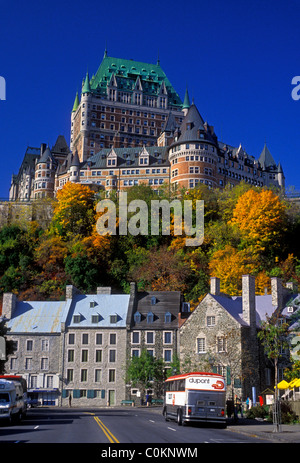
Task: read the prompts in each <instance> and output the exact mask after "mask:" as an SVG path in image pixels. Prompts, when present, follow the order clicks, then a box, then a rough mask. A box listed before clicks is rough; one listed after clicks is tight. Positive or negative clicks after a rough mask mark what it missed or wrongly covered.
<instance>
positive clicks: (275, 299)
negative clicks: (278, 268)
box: [271, 277, 283, 309]
mask: <svg viewBox="0 0 300 463" xmlns="http://www.w3.org/2000/svg"><path fill="white" fill-rule="evenodd" d="M271 293H272V305H273V306H274V307H276V308H278V309H282V308H283V286H282V281H281V279H280V278H277V277H272V278H271Z"/></svg>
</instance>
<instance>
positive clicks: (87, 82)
mask: <svg viewBox="0 0 300 463" xmlns="http://www.w3.org/2000/svg"><path fill="white" fill-rule="evenodd" d="M81 93H91V87H90V78H89V73H88V72H87V73H86V76H85V81H84V85H83V87H82V91H81Z"/></svg>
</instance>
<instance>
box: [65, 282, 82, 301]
mask: <svg viewBox="0 0 300 463" xmlns="http://www.w3.org/2000/svg"><path fill="white" fill-rule="evenodd" d="M76 294H81V293H80V291H79V289H77V288H75V286H73V285H67V286H66V299H73V297H74V296H76Z"/></svg>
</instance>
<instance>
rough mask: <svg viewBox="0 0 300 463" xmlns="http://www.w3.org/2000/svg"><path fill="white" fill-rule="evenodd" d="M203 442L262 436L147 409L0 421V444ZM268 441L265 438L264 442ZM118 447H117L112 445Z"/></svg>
mask: <svg viewBox="0 0 300 463" xmlns="http://www.w3.org/2000/svg"><path fill="white" fill-rule="evenodd" d="M4 442H6V443H79V444H88V443H94V444H95V443H96V444H131V443H143V444H172V443H173V444H193V443H194V444H202V443H214V444H216V443H254V442H260V443H261V442H263V441H262V440H261V439H258V438H255V437H252V436H245V435H241V434H238V433H235V432H232V431H230V430H229V429H219V428H217V427H214V426H213V425H210V426H208V425H199V424H197V425H187V426H178V425H177V424H176V423H175V422H173V421H168V422H166V421H165V420H164V418H163V417H162V415H161V410H157V409H156V410H155V409H148V408H131V407H122V408H111V409H108V408H106V409H96V410H90V409H86V410H84V409H76V408H71V409H61V408H50V407H49V408H34V409H30V410H29V411H28V413H27V417H26V418H25V420H23V421H22V422H21V423H20V424H17V425H14V426H7V425H6V423H0V444H1V443H4ZM266 442H267V441H266ZM113 448H117V446H113Z"/></svg>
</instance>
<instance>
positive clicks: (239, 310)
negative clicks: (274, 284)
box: [210, 294, 276, 327]
mask: <svg viewBox="0 0 300 463" xmlns="http://www.w3.org/2000/svg"><path fill="white" fill-rule="evenodd" d="M210 296H211V297H213V298H214V299H215V300H216V301H217V302H218V303H219V304H220V305H221V306H222V307H223V308H224V309H225V310H226V311H227V312H228V313H229V314H230V315H231V316H232V317H233V318H234V319H235V320H236V321H237V322H238V323H239V324H240V325H243V326H248V324H247V323H246V322H245V321H244V320H243V306H242V296H232V297H230V296H216V295H212V294H210ZM255 308H256V325H257V327H260V325H261V322H262V321H266V320H267V317H270V316H271V315H272V314H273V313H274V311H275V309H276V307H274V306H273V305H272V296H271V295H269V294H266V295H263V296H259V295H256V296H255Z"/></svg>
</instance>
